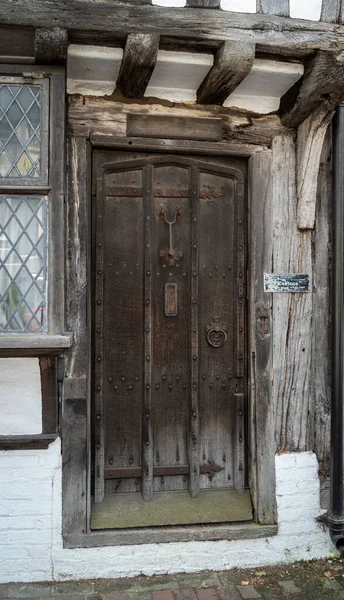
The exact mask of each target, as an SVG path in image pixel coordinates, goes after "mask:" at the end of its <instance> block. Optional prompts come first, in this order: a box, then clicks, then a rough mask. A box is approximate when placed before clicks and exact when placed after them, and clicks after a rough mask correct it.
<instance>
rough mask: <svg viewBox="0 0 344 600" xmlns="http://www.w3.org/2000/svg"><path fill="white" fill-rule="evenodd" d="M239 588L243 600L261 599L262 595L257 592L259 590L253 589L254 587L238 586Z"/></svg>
mask: <svg viewBox="0 0 344 600" xmlns="http://www.w3.org/2000/svg"><path fill="white" fill-rule="evenodd" d="M237 588H238V590H239V592H240V595H241V597H242V598H243V600H251V599H252V600H253V599H254V598H261V595H260V594H259V593H258V592H257V590H255V589H254V587H252V585H237Z"/></svg>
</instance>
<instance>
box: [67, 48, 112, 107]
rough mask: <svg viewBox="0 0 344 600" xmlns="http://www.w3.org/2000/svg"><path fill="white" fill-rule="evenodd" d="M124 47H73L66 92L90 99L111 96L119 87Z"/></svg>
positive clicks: (69, 58)
mask: <svg viewBox="0 0 344 600" xmlns="http://www.w3.org/2000/svg"><path fill="white" fill-rule="evenodd" d="M122 57H123V50H122V48H105V47H103V46H86V45H79V44H71V45H70V46H69V48H68V61H67V92H68V94H84V95H90V96H105V95H110V94H112V92H113V91H114V89H115V87H116V80H117V77H118V74H119V70H120V67H121V62H122Z"/></svg>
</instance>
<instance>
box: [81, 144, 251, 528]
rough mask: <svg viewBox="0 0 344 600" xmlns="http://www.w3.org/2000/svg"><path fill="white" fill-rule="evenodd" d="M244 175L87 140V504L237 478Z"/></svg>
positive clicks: (227, 165)
mask: <svg viewBox="0 0 344 600" xmlns="http://www.w3.org/2000/svg"><path fill="white" fill-rule="evenodd" d="M245 177H246V163H245V161H244V160H243V159H236V158H235V159H226V160H225V159H216V158H211V159H204V158H195V157H179V156H157V155H155V156H154V155H145V154H142V153H141V154H136V153H135V154H134V153H132V154H129V153H115V152H109V151H97V152H96V153H95V156H94V194H95V195H94V199H93V221H94V223H95V236H94V252H93V253H94V271H95V276H94V297H93V304H94V361H93V364H94V417H95V418H94V441H95V450H94V456H95V460H94V474H95V477H94V482H95V483H94V486H95V502H96V503H101V502H103V500H104V497H105V498H106V497H109V496H114V495H117V497H119V495H121V494H123V498H124V497H125V498H127V497H128V494H134V495H136V497H139V498H143V499H144V500H146V501H150V500H152V499H153V498H154V497H155V495H156V494H159V493H161V492H165V493H167V492H168V493H169V494H170V495H171V493H173V492H175V493H177V492H180V491H183V490H184V491H187V493H188V496H189V497H192V498H197V497H199V495H200V493H201V492H202V491H203V490H214V491H215V490H233V489H235V490H237V491H238V492H239V493H242V492H243V491H244V488H245V483H246V478H245V466H246V462H245V440H244V432H245V426H244V422H245V395H246V353H245V347H246V345H245V327H246V319H245V309H246V308H245V296H246V294H245V275H246V258H245V256H246V239H245V223H246V221H245V188H244V182H245ZM214 498H215V496H214ZM215 520H216V519H215ZM219 520H221V519H219Z"/></svg>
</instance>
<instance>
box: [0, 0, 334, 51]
mask: <svg viewBox="0 0 344 600" xmlns="http://www.w3.org/2000/svg"><path fill="white" fill-rule="evenodd" d="M52 23H54V25H55V26H56V27H57V26H58V27H62V28H64V29H68V31H69V32H70V39H73V37H74V36H79V39H81V35H83V38H84V39H85V40H87V41H86V43H89V44H92V43H101V41H102V40H104V38H105V39H107V40H109V39H112V40H113V39H114V38H117V40H119V39H120V40H124V39H125V38H126V35H127V34H128V32H130V33H142V31H144V32H146V33H160V35H161V36H165V37H168V36H171V37H173V38H180V39H185V40H199V41H204V40H208V41H209V40H213V41H214V42H217V41H232V42H234V41H236V42H248V43H255V44H259V49H260V50H261V51H264V50H265V51H269V52H274V51H278V52H279V53H280V54H283V53H285V54H291V55H293V56H298V55H302V54H303V53H309V52H314V51H316V50H318V49H322V50H327V49H332V50H333V49H335V48H340V44H342V43H343V37H344V36H343V34H342V33H341V31H340V29H339V28H338V25H335V24H332V23H324V22H315V21H307V20H303V19H292V20H290V19H286V18H285V17H281V16H277V15H264V14H248V13H247V14H242V13H235V12H231V11H220V10H204V9H202V8H183V10H181V9H180V8H167V7H159V6H149V5H145V6H138V5H135V4H129V3H127V4H124V3H123V4H122V3H116V6H115V7H114V5H113V3H112V2H109V0H97V2H94V0H83V1H80V0H69V1H68V3H67V2H66V1H65V0H54V2H49V7H47V2H46V0H16V2H13V0H1V2H0V25H1V24H3V25H25V26H33V27H48V28H49V27H51V24H52ZM257 49H258V48H257Z"/></svg>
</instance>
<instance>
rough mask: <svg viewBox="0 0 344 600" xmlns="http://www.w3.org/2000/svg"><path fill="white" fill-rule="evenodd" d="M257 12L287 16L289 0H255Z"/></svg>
mask: <svg viewBox="0 0 344 600" xmlns="http://www.w3.org/2000/svg"><path fill="white" fill-rule="evenodd" d="M257 12H259V13H263V14H264V15H281V16H283V17H289V0H257Z"/></svg>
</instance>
